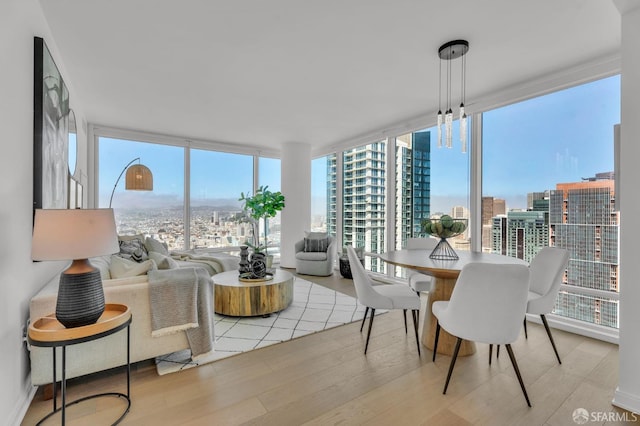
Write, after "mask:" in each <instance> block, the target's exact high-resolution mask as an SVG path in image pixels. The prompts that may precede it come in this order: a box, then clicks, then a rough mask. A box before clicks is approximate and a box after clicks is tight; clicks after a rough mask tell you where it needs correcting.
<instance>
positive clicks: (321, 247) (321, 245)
mask: <svg viewBox="0 0 640 426" xmlns="http://www.w3.org/2000/svg"><path fill="white" fill-rule="evenodd" d="M327 248H329V238H327V237H325V238H317V239H316V238H305V239H304V251H306V252H323V253H324V252H326V251H327Z"/></svg>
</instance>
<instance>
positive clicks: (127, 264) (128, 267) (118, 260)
mask: <svg viewBox="0 0 640 426" xmlns="http://www.w3.org/2000/svg"><path fill="white" fill-rule="evenodd" d="M151 269H157V267H156V263H155V262H154V261H153V260H151V259H147V260H145V261H144V262H140V263H138V262H134V261H133V260H129V259H125V258H123V257H120V256H118V255H112V256H111V265H110V266H109V273H110V274H111V278H125V277H134V276H136V275H144V274H146V273H147V272H148V271H150V270H151Z"/></svg>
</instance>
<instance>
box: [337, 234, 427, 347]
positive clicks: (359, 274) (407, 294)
mask: <svg viewBox="0 0 640 426" xmlns="http://www.w3.org/2000/svg"><path fill="white" fill-rule="evenodd" d="M347 255H348V256H349V266H350V267H351V274H352V275H353V284H354V286H355V288H356V296H357V299H358V302H359V303H360V304H362V305H364V306H365V307H366V310H365V314H364V318H362V324H361V325H360V331H361V332H362V328H363V326H364V321H365V319H366V318H367V313H369V311H371V316H370V317H369V330H368V331H367V342H366V343H365V346H364V353H365V355H366V354H367V349H368V348H369V338H370V337H371V328H372V327H373V319H374V318H375V316H376V315H375V314H376V309H403V310H407V309H411V314H412V318H413V328H414V331H415V335H416V344H417V347H418V356H420V339H419V338H418V316H417V314H418V312H419V311H420V296H418V295H417V294H416V293H415V292H413V291H412V290H411V289H410V288H409V287H407V286H406V285H404V284H383V285H378V286H374V285H373V283H372V282H371V278H369V276H368V275H367V272H366V270H365V269H364V266H362V263H360V259H359V258H358V256H357V255H356V252H355V250H354V248H353V247H352V246H347Z"/></svg>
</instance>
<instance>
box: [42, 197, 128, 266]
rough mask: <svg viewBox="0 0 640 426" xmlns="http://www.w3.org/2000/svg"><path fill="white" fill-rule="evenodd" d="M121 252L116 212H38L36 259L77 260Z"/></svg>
mask: <svg viewBox="0 0 640 426" xmlns="http://www.w3.org/2000/svg"><path fill="white" fill-rule="evenodd" d="M119 250H120V247H119V245H118V237H117V231H116V223H115V219H114V216H113V209H85V210H83V209H68V210H62V209H60V210H58V209H44V210H43V209H37V210H36V215H35V220H34V225H33V239H32V244H31V258H32V259H33V260H74V259H87V258H89V257H95V256H102V255H106V254H113V253H117V252H118V251H119Z"/></svg>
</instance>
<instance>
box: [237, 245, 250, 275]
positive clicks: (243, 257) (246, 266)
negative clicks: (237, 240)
mask: <svg viewBox="0 0 640 426" xmlns="http://www.w3.org/2000/svg"><path fill="white" fill-rule="evenodd" d="M247 272H251V264H250V263H249V246H240V263H239V264H238V273H240V274H246V273H247Z"/></svg>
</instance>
